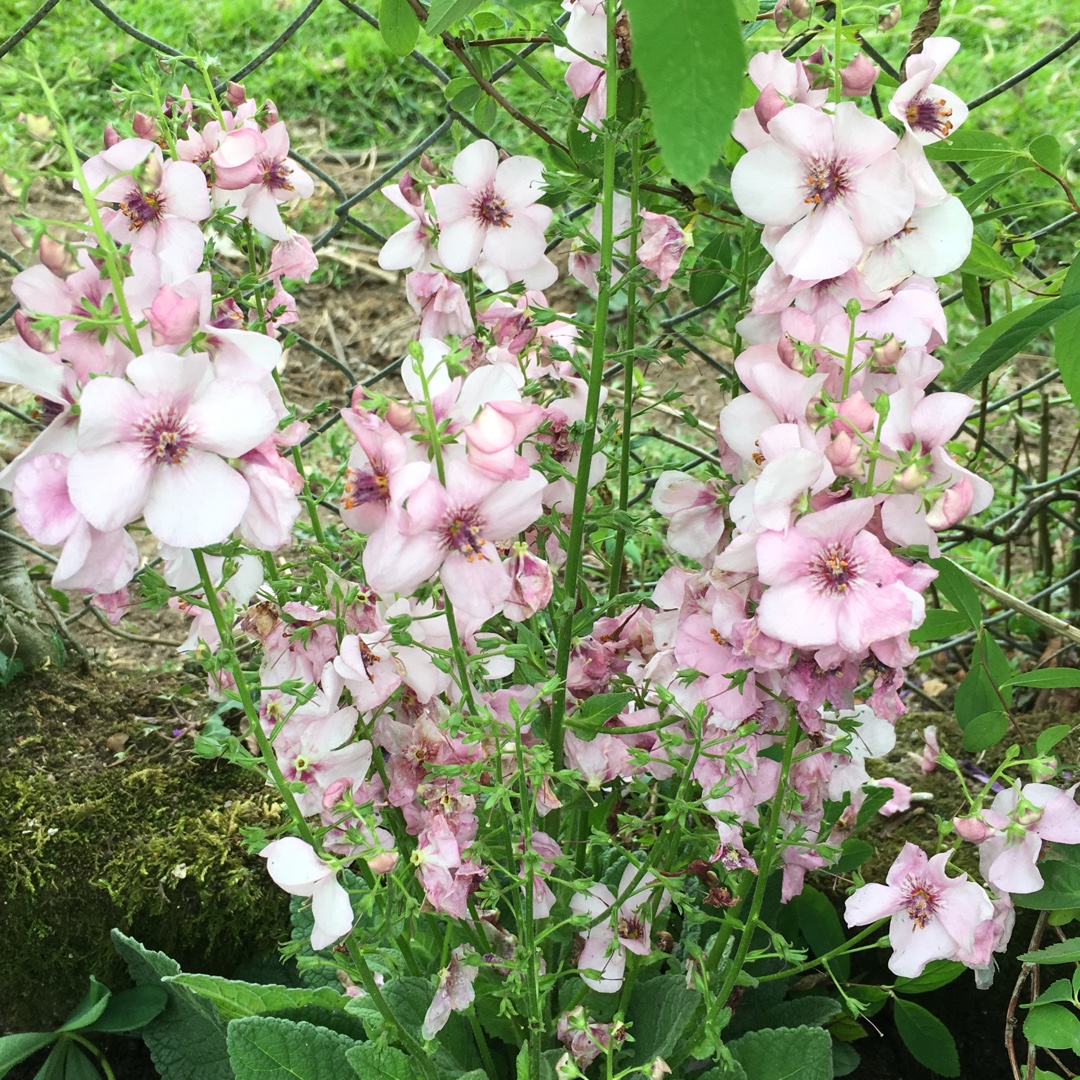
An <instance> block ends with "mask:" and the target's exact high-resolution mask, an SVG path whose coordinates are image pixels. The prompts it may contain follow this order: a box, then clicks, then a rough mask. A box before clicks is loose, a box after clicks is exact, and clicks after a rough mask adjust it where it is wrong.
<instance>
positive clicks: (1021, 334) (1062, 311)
mask: <svg viewBox="0 0 1080 1080" xmlns="http://www.w3.org/2000/svg"><path fill="white" fill-rule="evenodd" d="M1077 308H1080V292H1076V293H1066V294H1064V295H1062V296H1059V297H1057V298H1056V299H1055V300H1046V301H1042V302H1039V301H1036V302H1035V303H1033V304H1029V305H1028V306H1027V307H1026V308H1021V309H1020V310H1021V311H1023V312H1024V315H1023V317H1022V318H1020V319H1018V320H1016V322H1013V323H1010V325H1009V326H1008V327H1007V328H1006V330H1005V331H1004V332H1003V333H1000V334H999V335H998V336H997V337H995V339H994V340H993V341H992V342H991V343H990V344H989V345H988V346H987V347H986V348H985V349H984V350H983V352H982V353H981V355H980V356H979V359H978V360H976V361H975V363H974V364H972V366H971V367H970V368H968V370H967V371H966V372H964V374H963V375H961V376H960V378H959V380H958V381H957V382H956V384H955V385H954V386H953V389H954V390H968V389H970V388H971V387H972V386H975V384H976V383H979V382H981V381H982V380H983V379H985V378H986V376H987V375H989V374H990V373H991V372H993V371H997V369H998V368H999V367H1001V365H1002V364H1004V363H1005V362H1006V361H1007V360H1011V359H1012V358H1013V357H1014V356H1015V355H1016V354H1017V353H1018V352H1020V350H1021V349H1023V348H1024V347H1025V346H1026V345H1028V344H1029V343H1030V342H1031V341H1033V340H1034V339H1035V338H1036V337H1038V336H1039V334H1042V333H1044V332H1045V331H1046V330H1049V329H1050V327H1051V326H1053V324H1054V323H1055V322H1057V320H1058V319H1060V318H1061V317H1062V316H1063V315H1068V314H1069V313H1070V312H1073V311H1076V310H1077ZM1032 309H1034V310H1032ZM1005 318H1007V316H1004V317H1003V318H1001V319H998V320H997V322H995V323H994V324H993V325H992V326H989V327H987V330H993V329H995V327H997V326H999V325H1000V324H1001V323H1002V322H1003V321H1004V319H1005ZM987 330H984V331H983V334H985V333H986V332H987ZM983 334H979V336H978V337H977V338H976V339H975V340H976V341H978V340H979V338H981V337H982V336H983Z"/></svg>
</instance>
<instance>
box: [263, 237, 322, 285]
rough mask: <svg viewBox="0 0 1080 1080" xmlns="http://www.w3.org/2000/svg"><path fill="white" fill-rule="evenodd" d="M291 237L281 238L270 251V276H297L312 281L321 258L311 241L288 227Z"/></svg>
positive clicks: (299, 278) (302, 279) (298, 278)
mask: <svg viewBox="0 0 1080 1080" xmlns="http://www.w3.org/2000/svg"><path fill="white" fill-rule="evenodd" d="M287 232H288V234H289V238H288V239H287V240H279V241H278V242H277V243H276V244H275V245H274V249H273V251H271V252H270V269H269V270H268V271H267V272H268V274H269V275H270V277H287V278H295V279H297V280H299V281H310V280H311V275H312V274H313V273H314V272H315V271H316V270H318V268H319V260H318V259H317V258H316V256H315V252H314V251H312V249H311V241H310V240H308V238H307V237H306V236H302V235H301V234H300V233H298V232H293V231H292V229H287Z"/></svg>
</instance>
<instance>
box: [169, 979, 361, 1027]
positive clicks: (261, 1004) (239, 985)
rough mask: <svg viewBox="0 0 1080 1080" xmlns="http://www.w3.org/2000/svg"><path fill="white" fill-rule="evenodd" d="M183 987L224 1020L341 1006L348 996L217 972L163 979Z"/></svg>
mask: <svg viewBox="0 0 1080 1080" xmlns="http://www.w3.org/2000/svg"><path fill="white" fill-rule="evenodd" d="M163 981H164V982H166V983H177V984H179V985H180V986H185V987H187V989H188V990H190V991H191V992H192V993H194V994H198V995H199V997H202V998H206V999H207V1000H208V1001H212V1002H213V1003H214V1005H215V1006H216V1007H217V1010H218V1012H219V1013H221V1015H222V1017H223V1018H224V1019H225V1020H239V1019H240V1018H241V1017H244V1016H256V1015H258V1014H259V1013H270V1012H278V1011H280V1010H282V1009H297V1008H301V1007H303V1006H304V1005H322V1006H324V1007H326V1008H328V1009H344V1008H345V1003H346V1002H347V1001H348V998H347V997H346V996H345V995H344V994H341V993H339V992H338V991H337V990H334V989H333V988H331V987H329V986H322V987H318V988H315V989H309V988H307V987H301V986H275V985H272V984H262V983H247V982H237V981H234V980H233V979H223V978H221V977H219V976H217V975H187V974H180V975H173V976H170V977H168V978H166V979H164V980H163Z"/></svg>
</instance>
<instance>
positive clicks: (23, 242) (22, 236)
mask: <svg viewBox="0 0 1080 1080" xmlns="http://www.w3.org/2000/svg"><path fill="white" fill-rule="evenodd" d="M11 235H12V236H14V237H15V242H16V243H17V244H18V245H19V247H21V248H25V249H26V250H27V251H29V250H30V244H31V241H32V240H33V236H32V234H31V232H30V230H29V229H28V228H27V227H26V226H25V225H20V224H19V223H18V222H17V221H13V222H12V223H11Z"/></svg>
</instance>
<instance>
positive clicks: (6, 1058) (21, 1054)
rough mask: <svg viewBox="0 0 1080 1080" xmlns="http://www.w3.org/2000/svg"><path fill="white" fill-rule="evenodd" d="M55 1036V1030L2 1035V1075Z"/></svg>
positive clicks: (0, 1072)
mask: <svg viewBox="0 0 1080 1080" xmlns="http://www.w3.org/2000/svg"><path fill="white" fill-rule="evenodd" d="M55 1038H56V1032H55V1031H23V1032H20V1033H19V1034H18V1035H4V1036H3V1037H0V1076H3V1075H4V1074H5V1073H7V1072H8V1071H9V1070H11V1069H13V1068H14V1067H15V1066H16V1065H18V1064H19V1062H20V1061H23V1060H25V1059H26V1058H28V1057H29V1056H30V1055H31V1054H36V1053H37V1052H38V1051H39V1050H41V1049H42V1048H43V1047H46V1046H48V1045H49V1043H51V1042H52V1041H53V1039H55Z"/></svg>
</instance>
